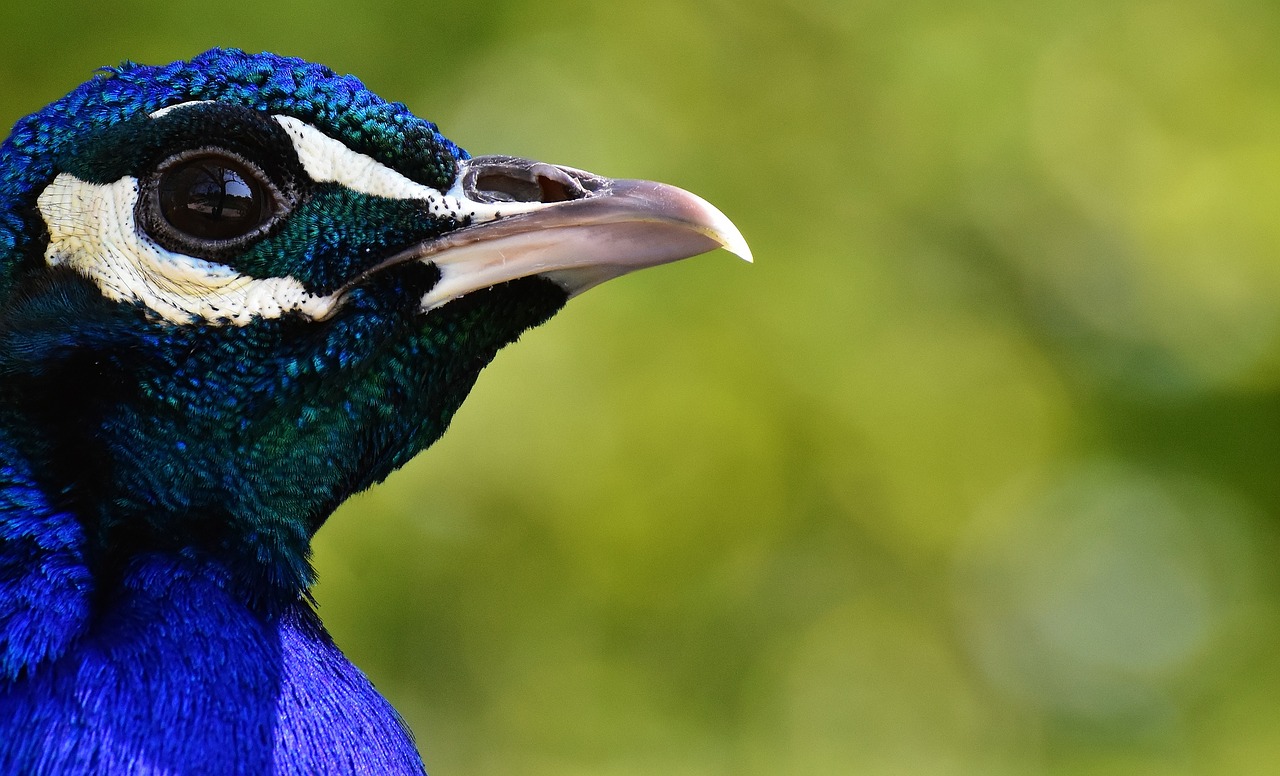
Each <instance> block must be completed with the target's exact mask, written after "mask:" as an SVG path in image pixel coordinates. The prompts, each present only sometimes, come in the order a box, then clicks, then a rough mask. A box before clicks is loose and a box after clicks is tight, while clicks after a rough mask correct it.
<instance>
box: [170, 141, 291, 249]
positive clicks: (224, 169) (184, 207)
mask: <svg viewBox="0 0 1280 776" xmlns="http://www.w3.org/2000/svg"><path fill="white" fill-rule="evenodd" d="M256 172H257V171H256V170H249V169H248V168H246V167H245V166H244V165H242V164H240V163H239V162H237V161H236V160H233V159H229V158H227V157H224V156H214V155H212V154H211V155H208V156H198V157H196V158H194V159H188V160H186V161H184V162H182V163H180V164H175V165H173V166H172V167H170V168H169V169H167V170H165V171H164V172H163V173H161V175H160V186H159V191H158V195H159V197H160V212H161V213H162V214H163V215H164V218H165V220H166V221H168V222H169V225H170V226H172V227H173V228H174V229H177V230H179V231H182V232H186V233H187V234H189V235H191V236H192V237H195V238H197V239H201V240H231V239H235V238H237V237H244V236H245V235H247V234H249V233H250V232H252V231H253V230H255V229H257V228H258V227H259V226H262V225H263V224H264V223H266V222H267V220H268V219H270V218H271V211H272V208H271V200H270V197H269V196H268V194H267V187H266V186H265V185H264V183H263V181H261V180H259V178H258V176H257V174H256Z"/></svg>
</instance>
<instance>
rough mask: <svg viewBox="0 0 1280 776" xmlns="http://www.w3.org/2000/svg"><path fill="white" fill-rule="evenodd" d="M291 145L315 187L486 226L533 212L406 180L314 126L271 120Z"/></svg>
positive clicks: (530, 206)
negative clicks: (419, 206) (414, 205)
mask: <svg viewBox="0 0 1280 776" xmlns="http://www.w3.org/2000/svg"><path fill="white" fill-rule="evenodd" d="M273 118H274V119H275V120H276V122H278V123H279V124H280V126H282V127H284V130H285V131H286V132H288V133H289V138H290V139H291V140H292V141H293V148H294V150H295V151H297V153H298V158H299V159H300V160H301V161H302V167H303V169H304V170H306V173H307V175H308V176H310V177H311V179H312V180H313V181H316V182H317V183H340V184H342V185H343V186H346V187H347V188H349V189H351V190H352V191H358V192H360V193H361V194H368V195H370V196H375V197H386V198H388V199H413V200H418V201H420V202H423V203H426V205H427V208H428V209H429V210H430V212H431V214H432V215H436V216H442V217H448V218H453V219H455V220H461V219H462V218H464V217H468V216H469V217H470V218H471V222H472V223H475V224H479V223H483V222H485V221H492V220H494V219H496V218H498V217H500V216H502V215H515V214H517V213H524V212H528V211H530V210H536V209H538V208H539V207H540V206H541V205H540V203H537V202H503V203H489V202H476V201H475V200H472V199H468V198H466V197H465V196H463V195H462V193H461V189H460V188H459V187H458V186H457V185H455V186H454V187H453V188H452V189H450V190H449V191H447V192H440V191H438V190H436V189H433V188H431V187H430V186H424V185H422V184H421V183H417V182H415V181H412V180H409V179H408V178H406V177H405V176H404V175H403V174H402V173H399V172H397V171H395V170H393V169H391V168H390V167H388V166H386V165H385V164H382V163H381V162H379V161H378V160H376V159H374V158H373V157H371V156H368V155H367V154H362V153H358V152H356V151H352V150H351V149H350V148H348V147H347V146H346V145H345V144H343V143H342V141H340V140H335V139H333V138H331V137H329V136H328V135H326V134H325V133H323V132H321V131H320V130H318V129H316V128H315V127H313V126H311V125H310V124H307V123H306V122H304V121H300V120H299V119H295V118H293V117H292V116H273Z"/></svg>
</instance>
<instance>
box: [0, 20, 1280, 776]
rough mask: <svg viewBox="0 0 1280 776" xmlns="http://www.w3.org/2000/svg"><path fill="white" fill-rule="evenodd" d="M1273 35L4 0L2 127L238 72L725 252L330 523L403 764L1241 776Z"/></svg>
mask: <svg viewBox="0 0 1280 776" xmlns="http://www.w3.org/2000/svg"><path fill="white" fill-rule="evenodd" d="M1278 9H1280V7H1278V6H1277V5H1276V4H1275V3H1273V2H1269V1H1267V0H1257V1H1254V0H1217V1H1209V0H1205V1H1203V2H1189V1H1184V2H1171V1H1169V0H1149V1H1146V2H1116V0H1106V1H1105V2H1103V1H1101V0H1082V1H1081V2H1074V3H1069V4H1067V3H1062V4H1059V3H1039V4H1037V3H1026V2H1015V1H1014V0H971V1H968V2H964V1H962V2H954V1H948V0H892V1H889V0H877V1H870V0H795V1H794V2H764V1H762V0H761V1H755V2H752V1H750V0H746V1H743V2H727V1H725V0H707V1H705V2H674V1H673V0H650V1H649V2H644V3H598V2H597V3H592V2H570V1H567V0H543V1H542V2H538V3H517V2H510V1H505V0H499V1H497V2H484V3H445V2H438V1H436V0H418V1H417V2H370V1H369V0H360V2H356V1H355V0H343V1H342V2H332V1H330V0H323V1H321V0H310V1H309V2H287V3H274V4H267V3H258V4H253V3H251V4H230V5H229V4H220V3H199V4H195V3H175V2H170V1H166V2H142V1H140V0H112V2H99V3H94V4H84V5H66V4H60V3H44V2H27V3H12V2H11V3H6V4H5V5H4V6H3V8H0V29H2V30H3V31H4V33H3V38H4V46H3V47H0V83H3V84H4V88H3V90H2V93H0V119H2V120H3V122H5V123H6V124H7V123H9V122H11V121H12V120H14V119H16V118H18V117H19V116H20V115H22V114H24V113H26V112H28V111H31V110H34V109H37V108H39V107H40V106H42V105H43V104H45V103H46V102H48V101H49V100H51V99H53V98H54V97H56V96H58V95H61V94H63V93H64V92H66V91H67V90H68V89H70V88H71V87H72V86H74V85H75V84H77V83H79V82H80V81H82V80H84V78H85V77H87V76H88V74H89V73H90V71H91V70H92V69H93V68H94V67H97V66H99V65H103V64H112V63H116V62H118V61H120V60H121V59H125V58H129V59H135V60H139V61H146V62H162V61H169V60H171V59H175V58H181V57H185V56H189V55H191V54H194V53H196V52H197V51H199V50H202V49H204V48H206V47H208V46H211V45H215V44H221V45H236V46H241V47H244V48H248V49H254V50H261V49H270V50H275V51H279V52H281V53H289V54H296V55H301V56H305V57H308V58H311V59H315V60H319V61H323V62H326V63H327V64H329V65H331V66H333V67H335V68H336V69H338V70H341V71H345V72H353V73H356V74H358V75H360V76H361V77H362V78H363V79H365V81H366V82H367V83H368V84H369V85H370V86H372V87H373V88H374V89H375V90H377V91H379V92H380V93H382V94H383V95H385V96H388V97H390V98H394V99H399V100H402V101H404V102H406V103H408V104H409V105H410V106H411V107H412V108H414V109H415V110H416V111H418V112H419V113H420V114H422V115H424V116H427V117H429V118H431V119H433V120H435V121H436V122H438V123H439V124H440V125H441V127H442V128H443V130H444V131H445V133H446V134H448V135H449V136H450V137H452V138H454V139H455V140H457V141H458V142H459V143H460V144H462V145H463V146H464V147H466V148H468V149H470V150H471V151H472V152H473V153H497V152H503V153H513V154H520V155H527V156H533V157H537V158H541V159H546V160H548V161H555V162H561V163H566V164H570V165H573V166H577V167H582V168H586V169H591V170H594V171H598V172H602V173H606V174H611V175H615V176H627V177H651V178H656V179H660V180H664V181H668V182H672V183H676V184H679V185H682V186H684V187H686V188H689V189H692V190H694V191H697V192H698V193H700V194H703V195H704V196H706V197H707V198H708V199H710V200H712V201H713V202H715V203H716V204H718V205H719V206H720V207H721V208H722V209H723V210H724V211H725V212H726V213H728V214H729V215H730V216H731V217H732V218H733V219H734V220H735V221H736V222H737V223H738V224H739V225H740V226H741V228H742V231H743V232H744V233H745V234H746V236H747V238H748V239H749V241H750V242H751V244H752V246H753V248H754V250H755V253H756V257H757V263H756V264H755V265H754V266H747V265H745V264H742V263H740V262H737V261H736V260H735V259H733V258H732V257H731V256H729V255H728V254H725V253H723V252H719V253H717V254H713V255H709V256H705V257H701V258H698V259H695V260H692V261H688V262H684V263H681V264H677V265H672V266H668V267H662V268H659V269H654V270H649V271H646V272H643V273H640V274H639V275H635V276H632V277H629V278H626V279H624V280H621V281H616V282H614V283H611V284H608V285H606V286H604V287H602V288H600V289H597V290H594V291H592V292H590V293H589V294H587V295H586V296H584V297H582V298H580V299H578V300H575V301H574V302H573V304H572V305H571V306H570V307H569V308H568V309H566V310H565V311H564V312H563V313H562V314H561V315H560V316H559V317H557V318H556V319H555V320H554V321H553V322H551V323H550V324H549V325H547V326H545V327H543V328H541V329H539V330H537V331H534V332H531V333H529V334H528V335H526V336H525V337H524V339H523V340H522V341H521V342H520V343H519V345H518V346H515V347H513V348H511V349H510V350H509V351H506V352H504V353H503V354H501V355H500V356H499V358H498V359H497V361H496V363H495V364H494V366H492V367H491V368H490V369H489V370H488V371H487V372H486V373H485V374H484V375H483V376H482V378H481V380H480V383H479V385H478V387H477V388H476V390H475V392H474V393H473V395H472V397H471V398H470V400H469V402H468V404H467V405H466V406H465V407H464V408H463V410H462V411H461V413H460V414H459V415H458V417H457V418H456V420H455V422H454V425H453V428H452V429H451V431H450V432H449V434H448V435H447V436H446V438H445V439H444V440H443V441H442V442H441V443H439V444H438V445H436V446H435V447H434V448H433V449H431V450H430V451H428V452H427V453H425V454H423V455H422V456H420V457H419V458H418V459H417V460H415V461H414V462H413V463H412V464H411V465H409V466H408V467H406V468H405V469H404V470H403V471H401V472H400V473H398V474H396V475H395V476H394V477H392V478H391V479H390V480H389V481H388V482H387V483H386V484H385V485H383V486H382V487H380V488H377V489H375V490H374V491H372V492H370V493H368V494H366V495H363V496H360V497H358V498H356V499H353V500H352V501H351V502H350V503H349V504H348V505H347V506H345V507H344V508H343V509H342V510H341V511H340V512H339V514H338V515H337V516H336V517H335V518H334V519H333V520H332V521H331V522H330V524H329V525H328V526H326V527H325V529H324V530H323V531H322V532H321V533H320V535H319V537H318V539H317V548H316V549H317V552H316V560H317V564H318V566H319V569H320V573H321V576H322V582H321V584H320V586H319V589H318V591H317V596H318V598H319V601H320V603H321V611H322V614H323V616H324V618H325V620H326V622H327V623H328V625H329V627H330V628H331V629H332V631H333V633H334V635H335V637H336V639H337V641H338V642H339V644H340V645H341V646H342V647H343V648H344V649H346V650H347V652H348V653H349V654H350V655H351V656H352V657H353V658H354V660H355V661H356V662H357V663H358V664H359V665H361V666H362V667H364V668H365V669H366V670H367V672H368V673H369V675H370V676H371V677H372V678H373V680H374V681H375V682H376V683H377V685H378V686H379V687H380V688H381V689H382V690H383V691H384V692H385V693H386V694H387V695H388V696H389V697H390V698H391V700H392V701H393V702H394V703H395V705H396V706H397V707H398V708H399V709H400V710H401V711H402V713H403V714H404V716H405V718H406V719H407V720H408V722H409V724H410V725H411V726H412V728H413V729H414V731H415V732H416V734H417V736H418V738H419V741H420V742H421V744H422V748H423V751H424V754H425V757H426V761H427V764H428V767H429V769H430V770H431V771H432V773H433V774H436V776H450V775H452V774H458V775H459V776H461V775H463V774H466V775H467V776H497V775H499V774H502V775H504V776H506V775H509V774H515V773H519V774H532V775H534V776H538V775H541V774H547V775H548V776H550V775H552V774H555V775H557V776H565V775H568V776H573V775H575V774H583V775H586V774H592V775H603V776H631V775H632V774H634V775H636V776H639V775H641V774H664V775H674V776H683V775H686V774H687V775H689V776H693V775H698V776H701V775H703V774H707V775H712V774H735V775H739V774H747V775H750V774H761V775H763V774H769V775H770V776H773V775H775V774H797V775H798V774H806V775H823V774H837V775H839V774H1161V775H1165V774H1249V773H1270V772H1276V771H1277V769H1278V768H1280V703H1278V702H1277V698H1280V660H1278V659H1277V657H1278V652H1277V646H1276V645H1277V641H1278V639H1280V617H1278V616H1277V615H1278V614H1280V596H1278V590H1277V578H1276V574H1275V570H1274V569H1275V562H1274V560H1275V558H1276V557H1277V539H1278V538H1280V525H1278V524H1277V515H1278V510H1280V477H1278V476H1277V462H1278V461H1280V435H1278V434H1277V431H1278V430H1280V393H1278V390H1277V389H1278V387H1280V256H1278V255H1277V247H1278V246H1280V220H1278V219H1277V217H1276V216H1277V207H1278V205H1280V142H1278V137H1280V135H1278V132H1277V130H1278V127H1280V47H1277V46H1276V41H1277V40H1278V39H1280V10H1278Z"/></svg>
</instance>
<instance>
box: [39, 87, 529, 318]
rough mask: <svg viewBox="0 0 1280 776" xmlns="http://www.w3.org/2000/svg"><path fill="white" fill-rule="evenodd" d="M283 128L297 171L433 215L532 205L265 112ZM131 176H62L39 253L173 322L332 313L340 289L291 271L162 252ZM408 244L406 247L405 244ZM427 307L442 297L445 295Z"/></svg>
mask: <svg viewBox="0 0 1280 776" xmlns="http://www.w3.org/2000/svg"><path fill="white" fill-rule="evenodd" d="M205 102H208V101H193V102H184V103H179V104H177V105H170V106H168V107H165V108H161V109H160V110H157V111H155V112H153V113H152V114H151V118H160V117H161V116H164V115H165V114H167V113H170V112H171V111H175V110H181V109H183V108H187V107H191V106H193V105H200V104H204V103H205ZM272 118H274V119H275V120H276V122H278V123H279V124H280V126H281V127H282V128H283V129H284V130H285V132H287V133H288V135H289V138H290V140H291V141H292V142H293V146H294V149H295V150H296V152H297V154H298V158H299V160H300V161H301V162H302V166H303V169H304V170H305V172H306V173H307V175H308V176H310V177H311V178H312V180H314V181H316V182H318V183H338V184H341V185H342V186H345V187H347V188H349V189H351V190H353V191H357V192H360V193H363V194H368V195H370V196H378V197H386V198H389V199H412V200H417V201H419V202H422V203H424V204H425V206H426V208H427V209H428V210H429V212H430V213H431V214H432V215H435V216H439V217H443V218H450V219H453V220H457V221H463V220H464V219H469V220H470V222H471V223H483V222H486V221H493V220H495V219H497V218H500V217H502V216H505V215H515V214H517V213H523V212H527V211H531V210H536V209H538V208H539V207H541V205H540V204H539V203H518V202H503V203H500V204H499V203H486V202H476V201H474V200H471V199H468V198H467V197H466V196H465V195H464V194H463V192H462V189H461V186H460V182H458V183H455V185H454V187H453V188H452V189H450V190H449V191H448V192H440V191H437V190H436V189H433V188H431V187H430V186H424V185H423V184H421V183H417V182H415V181H412V180H410V179H409V178H407V177H405V176H404V175H403V174H401V173H399V172H397V171H395V170H393V169H391V168H390V167H388V166H386V165H385V164H382V163H381V162H378V161H377V160H375V159H374V158H372V157H370V156H368V155H366V154H362V153H358V152H356V151H353V150H351V149H350V148H348V147H347V146H346V145H344V144H343V143H342V142H341V141H339V140H335V139H334V138H332V137H329V136H328V135H326V134H324V133H323V132H321V131H320V130H318V129H316V128H315V127H313V126H311V125H309V124H307V123H305V122H303V121H300V120H299V119H296V118H293V117H292V116H280V115H276V116H273V117H272ZM138 196H139V185H138V181H137V179H135V178H132V177H125V178H122V179H120V180H118V181H116V182H114V183H110V184H93V183H87V182H85V181H83V180H80V179H79V178H77V177H75V176H74V175H71V174H69V173H61V174H59V175H58V177H57V178H55V179H54V181H53V182H52V183H51V184H49V186H48V187H47V188H46V189H45V190H44V191H43V192H41V194H40V197H39V199H38V200H37V204H38V207H39V209H40V212H41V215H43V217H44V220H45V224H46V225H47V226H48V229H49V246H48V248H47V249H46V251H45V259H46V261H48V263H49V264H50V265H51V266H57V265H64V264H65V265H68V266H71V267H74V268H75V269H76V270H78V271H79V272H81V273H82V274H84V275H85V276H87V277H89V278H90V279H92V280H93V281H94V282H95V283H96V284H97V285H98V287H99V289H101V291H102V293H103V295H104V296H106V297H107V298H109V299H114V300H117V301H123V302H137V303H140V304H142V305H144V306H146V307H147V308H148V309H150V310H151V311H153V312H154V313H155V314H156V315H158V316H159V317H161V318H163V319H164V320H167V321H171V322H173V323H178V324H186V323H192V322H196V321H203V322H206V323H213V324H225V323H230V324H234V325H237V326H243V325H245V324H247V323H249V322H250V321H252V320H253V319H255V318H278V317H280V316H282V315H284V314H285V313H286V312H295V311H296V312H299V313H301V314H303V315H305V316H307V317H308V318H311V319H313V320H319V319H323V318H326V317H328V316H329V315H331V314H332V313H333V312H334V310H335V309H336V308H337V306H338V305H339V304H340V302H341V292H336V293H334V294H331V295H328V296H316V295H314V294H311V293H309V292H308V291H307V290H306V288H305V287H304V286H303V285H302V283H301V282H300V281H298V280H297V279H295V278H292V277H271V278H255V277H251V276H248V275H243V274H241V273H239V272H237V271H235V270H234V269H232V268H231V267H227V266H225V265H221V264H216V263H212V262H208V261H204V260H202V259H196V258H193V257H191V256H187V255H184V254H180V253H174V252H172V251H169V250H166V249H165V248H163V247H161V246H160V245H159V244H157V243H156V242H155V241H154V240H152V239H151V238H150V237H148V236H147V235H146V234H145V233H143V232H142V231H141V230H140V229H139V228H138V226H137V223H136V221H135V219H134V212H135V207H136V205H137V201H138ZM406 247H408V246H406ZM466 269H467V268H466V267H464V266H449V265H448V264H443V265H442V266H440V271H441V273H442V276H443V277H442V280H441V284H440V285H441V286H442V287H443V288H444V290H445V291H447V290H448V289H451V288H453V286H454V285H456V283H457V278H455V277H454V276H455V275H459V274H462V273H465V272H466ZM438 296H441V299H440V300H436V301H435V303H434V304H426V303H425V300H424V308H427V309H429V308H430V307H434V306H438V305H439V304H442V303H443V300H444V298H445V297H448V296H449V294H448V293H443V294H440V295H438Z"/></svg>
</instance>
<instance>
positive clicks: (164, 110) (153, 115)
mask: <svg viewBox="0 0 1280 776" xmlns="http://www.w3.org/2000/svg"><path fill="white" fill-rule="evenodd" d="M210 102H213V100H191V101H188V102H180V103H178V104H177V105H167V106H165V107H163V108H161V109H160V110H157V111H152V112H151V113H150V114H148V115H149V116H150V117H151V118H153V119H158V118H160V117H161V116H163V115H164V114H166V113H172V112H173V111H175V110H178V109H179V108H190V107H191V106H192V105H204V104H206V103H210Z"/></svg>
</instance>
